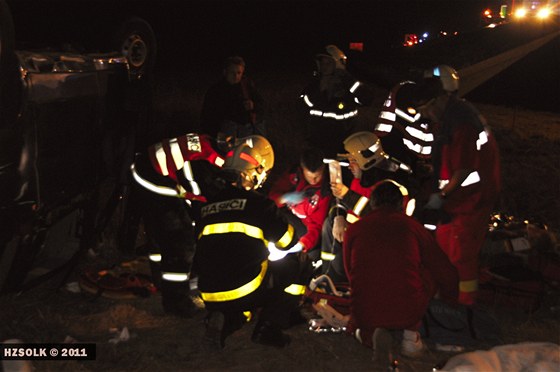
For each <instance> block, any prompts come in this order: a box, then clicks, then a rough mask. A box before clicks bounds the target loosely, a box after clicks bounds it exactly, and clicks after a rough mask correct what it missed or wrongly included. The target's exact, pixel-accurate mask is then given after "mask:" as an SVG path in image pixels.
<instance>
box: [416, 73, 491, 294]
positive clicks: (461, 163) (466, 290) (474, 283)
mask: <svg viewBox="0 0 560 372" xmlns="http://www.w3.org/2000/svg"><path fill="white" fill-rule="evenodd" d="M458 80H459V77H458V75H457V72H456V71H455V70H454V69H453V68H451V67H449V66H445V65H441V66H437V67H435V68H434V69H432V70H431V71H429V77H427V78H426V79H425V82H424V84H423V86H422V89H421V90H420V91H419V92H418V102H419V104H420V107H419V110H420V112H421V113H422V116H424V117H427V118H429V119H430V120H431V121H432V122H433V123H435V124H436V128H437V130H436V137H435V141H434V149H433V154H432V164H433V168H434V175H433V177H434V185H433V188H434V192H433V193H432V194H431V195H430V199H429V201H428V203H427V204H426V206H425V208H429V209H435V210H439V211H442V212H443V213H441V212H440V214H442V215H445V216H446V218H445V219H442V220H441V221H440V222H439V224H438V225H437V230H436V238H437V241H438V243H439V245H440V246H441V248H442V249H443V250H444V251H445V253H446V254H447V256H448V257H449V259H450V260H451V262H452V263H453V264H454V265H455V267H457V270H458V272H459V278H460V282H459V302H460V303H462V304H464V305H472V304H474V303H475V301H476V294H477V292H478V264H479V262H478V255H479V252H480V249H481V247H482V245H483V243H484V239H485V236H486V233H487V231H488V224H489V222H490V215H491V214H492V212H493V209H494V207H495V204H496V202H497V199H498V193H499V190H500V160H499V152H498V147H497V144H496V140H495V138H494V135H493V134H492V132H491V130H490V128H489V127H488V126H487V125H486V121H485V119H484V117H483V116H482V115H481V114H480V113H479V111H478V110H477V109H476V108H474V107H473V105H471V104H470V103H469V102H467V101H465V100H463V99H460V98H458V97H457V94H456V91H457V89H458Z"/></svg>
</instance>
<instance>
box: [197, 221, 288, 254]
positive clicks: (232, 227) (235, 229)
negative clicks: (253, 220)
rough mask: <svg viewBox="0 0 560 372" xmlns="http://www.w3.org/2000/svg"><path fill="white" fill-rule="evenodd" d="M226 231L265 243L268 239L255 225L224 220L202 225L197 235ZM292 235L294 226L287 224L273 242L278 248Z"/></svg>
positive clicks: (223, 232) (286, 242)
mask: <svg viewBox="0 0 560 372" xmlns="http://www.w3.org/2000/svg"><path fill="white" fill-rule="evenodd" d="M227 233H241V234H245V235H247V236H250V237H251V238H255V239H259V240H262V241H263V242H264V243H265V244H266V245H268V241H267V240H266V239H265V238H264V234H263V231H262V230H261V229H260V228H258V227H256V226H252V225H249V224H246V223H243V222H226V223H215V224H212V225H206V226H204V229H203V230H202V232H201V233H200V235H199V238H200V237H201V236H203V235H213V234H227ZM293 236H294V228H293V226H292V225H288V230H286V232H285V233H284V235H283V236H282V237H281V238H280V239H279V240H278V241H277V242H276V243H275V245H276V247H278V248H285V247H287V246H288V244H290V242H291V241H292V239H293Z"/></svg>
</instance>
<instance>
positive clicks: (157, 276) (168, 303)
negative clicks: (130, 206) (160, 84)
mask: <svg viewBox="0 0 560 372" xmlns="http://www.w3.org/2000/svg"><path fill="white" fill-rule="evenodd" d="M224 144H227V143H224ZM219 148H220V147H219V146H218V144H217V143H216V142H214V141H213V140H212V139H211V138H210V137H208V136H206V135H199V134H195V133H189V134H185V135H182V136H179V137H176V138H170V139H164V140H162V141H161V142H158V143H156V144H154V145H151V146H150V147H149V148H148V149H147V151H146V152H145V153H139V154H137V155H136V159H135V161H134V163H133V164H132V166H131V171H132V176H133V179H134V180H135V181H136V182H135V185H136V186H137V187H136V188H135V192H136V191H137V195H138V198H139V203H138V205H139V207H140V214H141V216H142V219H143V222H144V228H145V230H146V234H147V236H148V239H149V241H150V243H151V244H150V249H151V252H150V255H149V258H150V263H151V267H152V276H153V279H154V281H155V282H156V283H157V285H158V287H159V289H160V291H161V294H162V304H163V308H164V310H165V312H166V313H168V314H171V315H176V316H181V317H191V316H193V315H194V314H195V313H196V312H197V310H198V309H197V307H196V306H195V305H194V303H193V302H192V300H191V298H190V296H189V293H190V285H189V279H190V271H191V265H192V259H193V255H194V250H195V236H194V228H193V224H194V222H193V221H194V216H193V215H192V212H193V210H194V209H196V206H197V204H200V203H202V202H204V201H205V200H206V199H205V197H204V195H203V191H206V189H207V188H211V185H212V184H213V182H214V181H213V180H214V175H215V173H216V171H217V170H218V169H219V168H220V167H221V166H222V165H223V164H224V161H225V160H224V156H223V155H221V153H220V152H219V151H218V150H219Z"/></svg>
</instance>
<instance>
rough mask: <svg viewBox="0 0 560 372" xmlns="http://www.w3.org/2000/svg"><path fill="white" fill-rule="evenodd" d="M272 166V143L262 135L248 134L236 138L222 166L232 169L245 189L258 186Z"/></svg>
mask: <svg viewBox="0 0 560 372" xmlns="http://www.w3.org/2000/svg"><path fill="white" fill-rule="evenodd" d="M273 166H274V151H273V150H272V145H271V144H270V142H268V140H267V139H266V138H264V137H263V136H258V135H254V136H249V137H245V138H241V139H239V140H238V142H237V144H236V146H235V147H234V148H233V150H232V151H230V152H229V153H228V155H227V157H226V160H225V164H224V166H223V168H224V169H225V170H234V171H236V172H238V173H239V175H240V177H241V182H240V184H241V186H243V187H244V188H245V189H249V190H250V189H257V188H259V187H260V186H261V185H262V184H263V183H264V181H265V180H266V177H267V176H268V173H269V172H270V170H271V169H272V167H273Z"/></svg>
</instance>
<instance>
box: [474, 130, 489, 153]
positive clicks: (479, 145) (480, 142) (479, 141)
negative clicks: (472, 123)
mask: <svg viewBox="0 0 560 372" xmlns="http://www.w3.org/2000/svg"><path fill="white" fill-rule="evenodd" d="M487 142H488V133H486V131H484V130H483V131H482V132H480V133H479V134H478V139H477V140H476V149H477V150H478V151H480V149H481V148H482V145H484V144H485V143H487Z"/></svg>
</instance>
